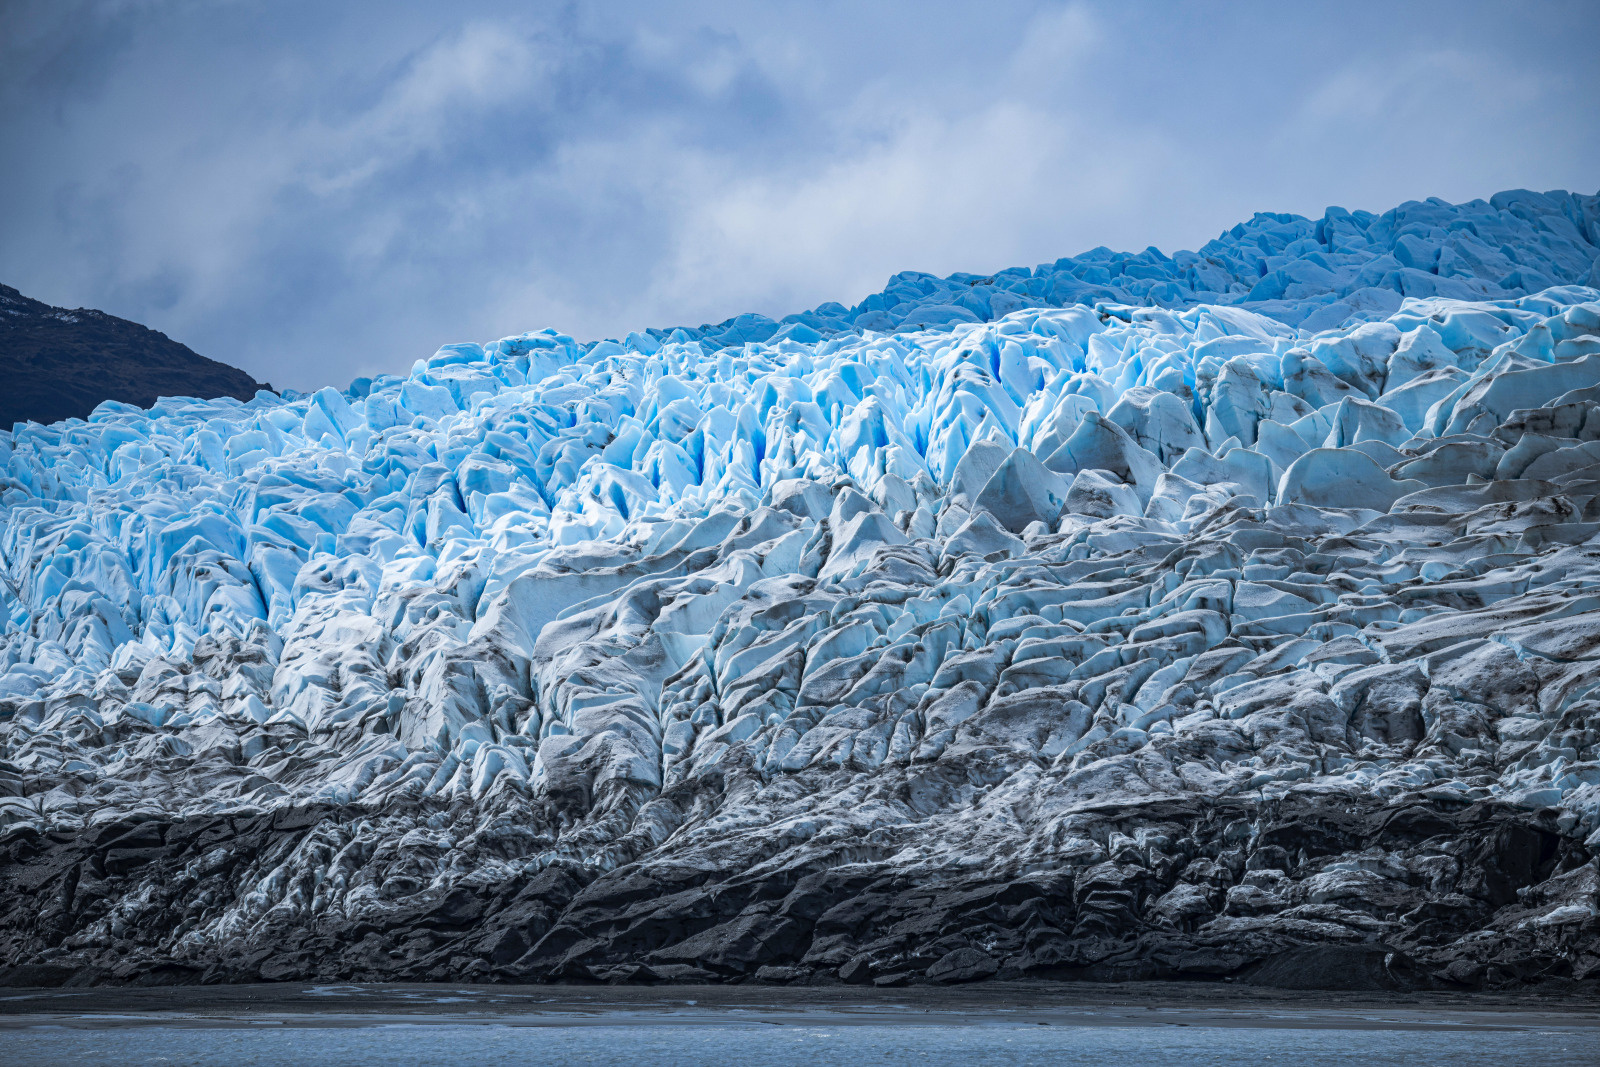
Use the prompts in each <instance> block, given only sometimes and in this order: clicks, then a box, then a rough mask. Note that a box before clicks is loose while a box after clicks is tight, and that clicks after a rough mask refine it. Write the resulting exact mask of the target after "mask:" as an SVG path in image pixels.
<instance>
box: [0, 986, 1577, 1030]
mask: <svg viewBox="0 0 1600 1067" xmlns="http://www.w3.org/2000/svg"><path fill="white" fill-rule="evenodd" d="M793 1025H801V1026H816V1025H826V1026H851V1027H856V1026H917V1027H922V1026H955V1027H974V1026H991V1027H1025V1026H1065V1027H1122V1028H1127V1027H1201V1028H1235V1029H1297V1030H1299V1029H1308V1030H1309V1029H1315V1030H1406V1031H1422V1032H1440V1031H1453V1032H1464V1031H1524V1030H1530V1029H1540V1030H1549V1029H1561V1030H1575V1031H1583V1032H1590V1033H1597V1034H1600V998H1597V997H1593V996H1586V995H1583V994H1578V995H1576V996H1573V995H1570V994H1569V995H1563V994H1559V993H1521V994H1505V993H1494V994H1465V993H1410V994H1394V995H1388V996H1383V997H1377V996H1373V995H1371V994H1364V993H1321V992H1301V991H1287V990H1262V989H1239V988H1230V987H1204V988H1195V987H1193V986H1189V985H1187V984H1186V983H1185V984H1183V985H1180V986H1178V987H1177V988H1174V987H1173V985H1172V984H1170V983H1139V984H1137V985H1134V986H1129V985H1122V986H1108V985H1093V986H1091V985H1087V984H1078V983H1074V984H1073V985H1070V986H1061V985H1040V984H1038V983H1009V982H1008V983H986V984H985V985H983V986H968V987H965V988H959V989H951V988H933V987H922V988H909V989H907V988H901V989H892V990H876V989H871V988H862V987H854V986H830V987H804V988H796V987H783V986H744V987H730V986H672V987H666V988H663V987H659V986H657V987H641V986H562V985H544V986H463V985H459V984H396V985H354V984H334V983H328V984H305V985H293V986H288V987H285V986H280V985H249V986H159V987H137V988H130V987H119V988H104V987H101V988H83V989H35V990H24V989H16V990H8V991H6V993H5V995H3V996H0V1032H11V1033H15V1032H20V1031H25V1030H36V1029H40V1028H47V1027H48V1028H66V1029H74V1030H125V1029H141V1028H167V1029H247V1030H257V1029H262V1028H266V1027H270V1028H272V1029H315V1028H341V1029H343V1028H362V1027H383V1026H433V1027H442V1026H506V1027H535V1028H537V1027H547V1028H548V1027H615V1026H625V1027H632V1026H656V1027H661V1026H666V1027H722V1028H726V1027H769V1026H793Z"/></svg>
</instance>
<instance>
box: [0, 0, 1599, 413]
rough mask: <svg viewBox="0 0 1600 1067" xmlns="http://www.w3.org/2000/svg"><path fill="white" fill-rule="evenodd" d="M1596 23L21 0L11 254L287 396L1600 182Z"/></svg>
mask: <svg viewBox="0 0 1600 1067" xmlns="http://www.w3.org/2000/svg"><path fill="white" fill-rule="evenodd" d="M1529 11H1531V12H1532V13H1531V14H1529ZM1593 15H1594V11H1593V5H1592V3H1568V4H1562V3H1549V4H1543V5H1538V6H1536V7H1534V8H1531V9H1513V8H1511V7H1504V6H1499V5H1466V4H1459V3H1455V4H1436V5H1430V4H1419V5H1393V4H1373V5H1364V4H1359V3H1354V4H1353V3H1338V4H1329V5H1325V6H1318V7H1305V6H1302V5H1267V4H1260V5H1251V4H1243V5H1236V6H1230V7H1225V8H1223V7H1216V6H1214V5H1190V6H1183V7H1178V6H1175V5H1168V4H1116V5H1110V4H1107V5H1098V4H1093V5H1061V4H1058V3H1042V2H1040V3H1025V2H1013V3H993V4H987V5H982V6H981V8H980V7H977V6H974V5H970V4H954V3H950V4H939V3H917V4H898V5H874V4H863V3H848V4H847V3H816V4H803V5H802V4H773V5H746V4H719V3H709V2H704V3H689V4H682V5H662V4H625V3H618V4H581V3H574V4H570V5H567V6H564V7H557V6H553V5H537V4H535V5H529V4H510V3H458V4H454V5H450V6H449V8H448V10H446V9H445V7H444V6H442V5H424V4H415V5H407V4H388V3H386V4H381V5H378V4H373V5H368V6H364V7H358V6H353V5H319V4H309V3H304V4H297V3H276V4H263V3H248V2H236V3H198V2H181V3H161V2H154V0H151V2H112V3H97V4H96V3H89V4H80V5H66V4H60V3H39V4H27V3H23V4H17V3H12V4H9V5H7V7H6V9H5V13H4V15H0V115H3V116H4V118H3V119H0V159H3V160H5V162H4V164H0V197H3V202H4V203H5V205H6V218H7V223H6V225H5V226H4V227H0V279H3V280H5V281H7V282H8V283H10V284H14V285H17V286H18V287H19V288H21V289H22V290H23V291H24V292H27V293H30V294H32V295H35V296H38V297H40V298H41V299H46V300H49V301H51V302H53V303H61V304H68V305H87V306H98V307H103V308H105V309H107V310H109V311H112V312H114V313H116V314H119V315H124V316H127V317H129V318H133V319H137V320H139V321H142V322H146V323H148V324H150V325H152V326H155V327H157V328H159V329H162V330H165V331H166V332H168V333H170V334H171V335H173V336H175V337H177V338H179V339H181V340H183V341H185V342H186V343H188V344H190V345H191V346H193V347H194V348H196V349H197V350H199V351H201V352H203V353H205V354H206V355H210V356H213V357H215V358H218V359H223V360H226V361H229V362H233V363H236V364H238V365H239V366H242V367H244V368H245V369H247V370H249V371H250V372H251V373H253V374H255V375H256V376H257V377H262V378H267V379H270V380H271V381H273V382H275V383H277V384H279V385H293V386H297V387H302V388H303V387H308V386H312V385H320V384H324V383H328V382H334V383H340V384H342V383H343V382H344V381H346V380H348V379H349V378H351V377H352V376H354V375H357V374H363V373H373V372H375V371H396V372H403V371H405V370H406V369H407V368H409V366H410V365H411V362H412V361H413V360H414V359H416V358H418V357H422V356H426V355H428V354H430V353H431V352H432V351H433V349H434V348H435V347H436V346H437V345H439V344H441V343H443V342H447V341H452V340H463V339H488V338H493V337H498V336H501V335H504V334H507V333H513V332H520V331H522V330H526V329H537V328H540V327H542V326H545V325H556V326H558V327H560V328H562V329H564V330H567V331H568V332H572V333H574V334H577V335H579V336H589V337H593V336H605V335H610V336H620V335H621V334H622V333H625V332H626V331H628V330H630V329H636V328H641V327H644V326H665V325H674V324H678V323H690V324H694V323H699V322H704V321H715V320H719V319H722V318H725V317H727V316H729V315H732V314H735V313H738V312H741V311H746V310H756V311H763V312H766V313H769V314H775V315H779V314H783V313H786V312H788V311H793V310H797V309H799V308H800V307H803V306H811V305H814V304H817V303H820V302H821V301H823V300H828V299H840V300H846V301H851V300H855V299H859V298H860V297H861V296H862V295H864V294H865V293H867V292H869V291H871V290H874V289H876V288H879V287H880V286H881V285H882V284H883V282H884V280H885V278H887V276H888V275H889V274H891V273H892V272H894V271H896V270H902V269H921V270H931V271H936V272H939V273H948V272H950V271H953V270H988V269H998V268H1001V267H1004V266H1009V265H1013V264H1019V263H1020V264H1032V263H1037V262H1041V261H1045V260H1051V259H1054V258H1055V257H1057V256H1059V255H1065V254H1070V253H1074V252H1078V251H1082V250H1083V249H1086V248H1088V247H1091V246H1093V245H1096V244H1102V243H1103V244H1108V245H1111V246H1113V247H1128V248H1139V247H1143V246H1144V245H1146V244H1157V245H1159V246H1161V247H1163V248H1167V249H1172V248H1175V247H1182V246H1188V247H1193V246H1195V245H1198V244H1199V243H1201V242H1203V241H1204V240H1206V239H1207V238H1209V237H1211V236H1214V235H1215V234H1216V233H1217V232H1218V231H1219V230H1221V229H1222V228H1224V227H1225V226H1227V225H1230V224H1232V223H1233V222H1234V221H1237V220H1238V219H1240V218H1243V217H1247V216H1248V215H1249V214H1250V213H1251V212H1253V211H1255V210H1289V211H1300V212H1315V211H1320V210H1321V209H1322V208H1323V207H1324V206H1326V205H1327V204H1330V203H1340V204H1344V205H1345V206H1349V207H1366V208H1371V209H1383V208H1386V207H1389V206H1392V205H1393V204H1395V203H1398V202H1399V201H1401V200H1403V199H1407V198H1412V197H1422V196H1428V195H1439V196H1444V197H1447V198H1451V199H1465V198H1468V197H1472V196H1481V195H1487V194H1489V193H1491V192H1493V191H1495V190H1497V189H1500V188H1504V187H1510V186H1520V185H1526V186H1532V187H1536V188H1553V187H1572V188H1579V189H1583V190H1585V191H1590V190H1593V189H1594V188H1595V186H1596V184H1597V177H1596V176H1597V175H1600V139H1597V138H1596V137H1595V136H1594V134H1595V132H1596V131H1595V129H1594V125H1595V123H1594V119H1593V118H1592V111H1593V108H1592V101H1593V100H1594V99H1596V98H1600V93H1597V92H1596V90H1597V89H1600V73H1597V71H1596V69H1595V65H1594V64H1593V62H1592V59H1591V58H1590V57H1589V56H1588V55H1587V54H1586V51H1585V42H1586V41H1587V40H1589V39H1592V35H1590V34H1588V33H1586V32H1584V27H1585V25H1586V24H1587V25H1589V26H1591V28H1592V23H1593Z"/></svg>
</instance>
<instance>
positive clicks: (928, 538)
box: [0, 193, 1600, 985]
mask: <svg viewBox="0 0 1600 1067" xmlns="http://www.w3.org/2000/svg"><path fill="white" fill-rule="evenodd" d="M1597 205H1600V199H1597V198H1596V197H1587V196H1576V195H1570V194H1564V193H1563V194H1532V193H1506V194H1499V195H1497V196H1496V197H1494V198H1492V199H1491V200H1490V201H1487V202H1485V201H1474V202H1472V203H1469V204H1463V205H1448V204H1444V203H1442V202H1439V201H1428V202H1426V203H1421V204H1417V203H1412V204H1407V205H1404V206H1403V207H1401V208H1398V209H1396V210H1395V211H1392V212H1388V213H1386V214H1384V215H1381V216H1372V215H1368V214H1365V213H1348V212H1342V211H1338V210H1330V211H1329V212H1328V214H1327V215H1325V216H1324V217H1323V218H1322V219H1321V220H1318V221H1314V222H1313V221H1311V220H1306V219H1302V218H1298V217H1295V216H1280V215H1270V216H1269V215H1258V216H1256V217H1255V218H1254V219H1253V220H1251V222H1249V223H1246V224H1242V225H1241V226H1239V227H1235V228H1234V229H1233V230H1230V231H1229V232H1228V233H1226V234H1224V235H1223V236H1222V237H1221V238H1219V239H1218V241H1215V242H1212V243H1211V244H1208V245H1207V246H1206V247H1205V248H1204V249H1202V250H1201V251H1200V252H1199V253H1179V254H1178V255H1176V256H1174V257H1172V258H1170V259H1168V258H1167V257H1164V256H1161V255H1160V254H1159V253H1156V252H1154V251H1153V250H1151V251H1149V252H1146V253H1141V254H1140V255H1138V256H1132V257H1128V256H1121V255H1112V254H1110V253H1105V252H1104V251H1103V250H1097V251H1096V252H1094V253H1090V254H1088V255H1086V256H1081V257H1078V258H1077V259H1075V260H1062V261H1058V262H1057V263H1056V264H1055V265H1053V266H1052V267H1050V268H1049V269H1044V268H1041V270H1039V271H1035V272H1027V271H1018V272H1005V273H1003V274H1001V275H996V276H994V277H993V278H987V277H985V278H975V277H972V276H963V275H955V276H952V278H951V279H946V280H944V281H940V280H937V279H930V278H927V277H926V276H906V275H900V276H897V278H896V279H895V280H894V282H893V283H892V284H891V286H890V288H889V289H887V290H886V291H885V292H884V293H882V294H878V295H877V296H875V297H872V298H869V299H868V300H867V301H865V302H864V303H863V304H862V305H859V306H858V307H857V308H855V309H849V310H846V309H842V308H838V306H837V305H832V306H829V305H824V307H823V308H819V309H817V311H815V312H808V313H805V315H802V316H791V317H790V319H786V320H784V321H783V323H781V324H777V323H772V322H770V321H769V320H761V321H759V322H757V321H755V320H754V319H748V318H745V317H741V319H738V320H732V321H731V322H730V323H726V324H723V325H722V326H721V327H716V328H710V327H703V328H701V329H700V330H698V331H687V330H681V329H680V330H672V331H652V332H650V333H636V334H631V335H629V336H628V337H627V338H625V339H623V340H621V341H614V340H613V341H604V342H599V343H593V344H587V345H585V344H579V343H577V342H576V341H574V340H573V339H572V338H570V337H568V336H566V335H563V334H560V333H558V332H556V331H554V330H544V331H541V332H538V333H529V334H523V335H520V336H517V337H510V338H505V339H502V340H500V341H497V342H494V343H492V344H487V345H479V344H458V345H447V346H445V347H444V348H442V349H440V350H439V351H438V352H437V353H436V354H435V355H434V356H432V357H431V358H428V359H425V360H418V361H417V363H416V364H415V366H414V367H413V368H412V370H411V372H410V374H408V375H406V376H405V377H393V376H385V377H380V378H377V379H374V380H361V381H358V382H356V383H354V384H353V385H352V386H351V387H350V388H349V389H347V390H345V391H343V392H341V391H338V390H335V389H332V388H327V389H321V390H318V391H317V392H315V393H312V394H309V395H297V394H292V393H287V394H284V395H282V396H279V395H274V394H270V393H265V392H263V393H260V394H258V395H257V396H256V397H255V399H253V400H251V401H248V402H240V401H237V400H232V399H227V398H224V399H221V400H213V401H204V402H202V401H194V400H188V399H182V398H168V399H163V400H162V401H160V402H159V403H157V404H156V405H154V406H153V407H152V408H150V409H148V410H143V409H138V408H134V407H130V406H128V405H122V404H116V403H106V404H103V405H101V406H100V407H99V408H98V409H96V411H95V412H94V414H93V415H92V416H91V417H90V418H89V419H88V420H87V421H82V420H67V421H65V422H62V423H57V424H54V425H50V426H41V425H38V424H32V423H28V424H19V426H18V427H17V428H16V429H15V430H14V431H13V432H11V433H9V434H6V433H0V464H3V467H0V613H3V618H0V624H3V632H0V877H4V878H6V879H9V881H8V882H7V883H6V884H7V885H9V886H10V889H9V890H8V891H7V894H6V895H7V896H9V897H10V898H11V899H10V900H9V901H8V902H7V903H6V904H5V905H3V906H0V907H4V908H6V909H8V910H6V911H5V913H4V915H3V916H0V938H5V939H6V942H5V943H6V944H7V946H8V948H7V958H8V959H10V960H13V961H16V963H17V966H18V967H20V968H21V969H20V970H17V971H16V972H15V974H14V975H13V980H15V981H19V982H20V981H22V980H23V978H27V979H29V980H31V981H35V982H38V981H45V980H56V978H59V979H60V980H67V979H68V978H75V979H76V980H84V981H89V980H106V981H112V980H116V981H124V980H128V981H131V980H147V979H149V976H151V975H167V976H169V977H170V976H172V975H178V976H180V977H181V976H185V975H187V976H190V977H195V978H198V977H209V978H211V979H214V980H215V979H238V980H256V979H260V978H282V977H307V978H309V977H317V976H321V977H344V978H349V977H368V978H425V977H435V978H438V977H447V976H453V977H467V978H470V977H479V978H484V977H502V978H506V977H510V978H520V979H528V978H539V979H547V978H559V977H566V978H590V979H592V978H612V979H619V980H644V979H654V978H674V977H679V978H684V977H686V978H695V979H701V980H704V979H710V978H716V979H726V978H749V977H761V978H765V979H770V980H783V981H818V980H846V981H880V982H881V983H883V984H895V983H898V982H903V981H924V980H926V981H954V980H965V979H968V978H975V977H985V976H987V975H990V974H997V973H998V974H1003V975H1012V976H1020V975H1025V974H1059V975H1078V976H1088V977H1102V978H1104V977H1113V978H1114V977H1161V976H1189V977H1200V976H1210V977H1215V976H1219V975H1228V974H1238V975H1248V974H1253V973H1256V972H1257V971H1258V970H1260V969H1261V968H1263V967H1265V968H1267V970H1268V972H1270V973H1276V972H1271V971H1270V969H1271V967H1272V966H1278V967H1279V969H1280V970H1282V969H1283V966H1282V960H1283V959H1284V958H1285V957H1284V954H1285V953H1291V954H1292V953H1293V952H1294V951H1297V950H1298V948H1299V947H1300V946H1304V945H1307V944H1331V945H1338V946H1343V949H1341V950H1342V951H1343V950H1348V951H1349V952H1351V953H1354V955H1353V956H1351V957H1350V959H1351V960H1353V961H1355V962H1353V963H1352V964H1351V967H1352V968H1354V969H1355V971H1357V972H1359V973H1361V974H1365V975H1367V976H1368V979H1370V980H1371V981H1373V982H1378V983H1379V984H1385V983H1396V982H1400V983H1405V982H1411V983H1421V984H1428V983H1435V984H1437V983H1457V984H1465V985H1482V984H1491V985H1492V984H1504V983H1506V982H1510V981H1521V980H1526V979H1528V978H1530V977H1538V976H1550V975H1555V976H1560V977H1565V978H1583V977H1585V976H1587V975H1600V953H1597V952H1596V951H1595V950H1594V946H1595V945H1596V944H1597V935H1600V919H1597V915H1600V900H1597V896H1596V890H1597V884H1600V882H1597V876H1596V861H1595V855H1596V853H1600V759H1597V756H1600V753H1597V751H1596V745H1597V742H1600V692H1597V687H1600V651H1597V650H1600V542H1597V541H1596V540H1595V539H1594V538H1595V534H1596V533H1600V291H1597V289H1596V288H1594V287H1593V283H1594V282H1596V281H1600V279H1596V278H1595V271H1596V269H1597V267H1596V254H1597V246H1600V207H1597ZM1580 282H1589V283H1591V284H1589V285H1585V284H1579V283H1580ZM1008 294H1009V295H1008ZM1013 299H1015V300H1016V301H1017V302H1016V303H1014V304H1013V303H1009V302H1008V301H1010V300H1013ZM833 309H837V310H833ZM940 309H943V310H940ZM947 311H948V312H949V313H948V314H946V312H947ZM957 311H960V312H961V314H956V312H957ZM808 316H809V317H808ZM941 316H943V317H941ZM762 331H766V333H765V334H764V335H763V334H762ZM824 334H826V336H824ZM757 335H761V336H757ZM24 886H32V887H34V888H33V890H32V891H29V892H28V893H24V892H23V889H22V888H21V887H24ZM39 894H43V896H42V897H40V899H44V900H46V903H45V904H43V905H40V904H39V903H38V901H37V900H35V899H34V898H35V896H38V895H39ZM52 894H53V895H52ZM1030 902H1032V903H1030ZM841 909H843V911H841ZM1029 909H1031V910H1029ZM918 916H922V917H923V919H921V920H919V919H918V918H917V917H918ZM928 916H934V918H927V917H928ZM830 917H831V918H830ZM919 922H921V925H918V923H919ZM1469 934H1470V935H1471V936H1470V937H1469V936H1465V935H1469ZM1363 953H1365V954H1363ZM1372 953H1376V956H1373V955H1372ZM1396 958H1398V959H1400V960H1401V961H1402V963H1400V964H1396V963H1394V960H1395V959H1396ZM1372 959H1377V960H1378V961H1380V963H1381V966H1379V964H1373V963H1372V962H1371V961H1372ZM1274 961H1278V963H1276V964H1275V963H1274ZM1373 967H1376V968H1377V969H1376V970H1373V969H1372V968H1373ZM28 968H33V969H32V970H29V969H28ZM41 968H42V969H41ZM52 968H54V969H53V970H52ZM1362 968H1366V969H1365V970H1363V969H1362ZM1369 972H1370V973H1369ZM1353 973H1354V972H1353ZM18 975H20V976H21V977H17V976H18ZM52 976H53V977H52ZM85 976H87V977H85ZM1368 979H1363V980H1368Z"/></svg>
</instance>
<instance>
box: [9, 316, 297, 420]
mask: <svg viewBox="0 0 1600 1067" xmlns="http://www.w3.org/2000/svg"><path fill="white" fill-rule="evenodd" d="M271 388H272V387H271V386H270V385H266V384H264V383H262V382H258V381H256V380H255V379H254V378H252V377H251V376H250V375H248V374H246V373H245V372H244V371H242V370H239V369H238V368H236V367H230V366H228V365H227V364H226V363H220V362H218V361H217V360H214V359H208V358H206V357H205V356H202V355H200V354H199V353H198V352H195V351H194V350H193V349H191V348H189V347H188V346H187V345H184V344H182V343H180V342H178V341H174V340H173V339H172V338H170V337H168V336H167V335H166V334H164V333H161V332H160V331H159V330H152V329H150V328H149V327H148V326H145V325H143V324H141V323H137V322H133V321H131V320H129V319H123V318H118V317H117V316H115V315H112V314H109V313H107V312H104V311H98V310H96V309H93V308H73V309H67V308H59V307H54V306H52V305H50V304H46V303H44V302H43V301H42V300H35V299H33V298H32V297H29V296H24V295H23V294H22V293H21V292H19V291H18V290H17V289H15V288H13V287H12V286H9V285H3V284H0V427H3V428H6V429H9V428H10V427H11V426H13V425H14V424H16V423H19V422H29V421H32V422H38V423H43V424H49V423H53V422H59V421H61V420H63V419H69V418H78V419H86V418H88V417H89V415H90V413H92V412H93V411H94V409H95V408H96V407H97V406H99V405H100V404H101V403H103V402H105V401H107V400H114V401H117V402H119V403H124V404H133V405H135V406H137V407H141V408H148V407H150V406H151V405H153V404H154V403H155V402H156V401H157V400H158V399H159V398H161V397H163V396H195V397H198V398H199V399H203V400H210V399H214V398H216V397H219V396H231V397H234V398H235V399H238V400H249V399H250V398H251V397H253V396H254V395H255V394H256V392H257V391H258V390H261V389H266V390H268V391H270V390H271Z"/></svg>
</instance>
